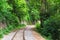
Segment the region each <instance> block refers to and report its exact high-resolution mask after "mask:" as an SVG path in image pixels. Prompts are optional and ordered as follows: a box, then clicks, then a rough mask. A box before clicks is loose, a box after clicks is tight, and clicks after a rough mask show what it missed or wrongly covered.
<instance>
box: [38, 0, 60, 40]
mask: <svg viewBox="0 0 60 40" xmlns="http://www.w3.org/2000/svg"><path fill="white" fill-rule="evenodd" d="M40 2H41V7H40V8H41V13H40V21H41V24H40V26H37V27H38V28H37V30H38V32H39V33H41V34H42V35H45V36H46V37H49V36H50V37H51V39H50V40H60V31H59V30H60V27H59V26H60V18H59V17H60V5H59V4H60V1H59V0H45V1H44V0H41V1H40ZM39 27H40V28H39Z"/></svg>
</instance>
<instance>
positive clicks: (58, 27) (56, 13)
mask: <svg viewBox="0 0 60 40" xmlns="http://www.w3.org/2000/svg"><path fill="white" fill-rule="evenodd" d="M38 21H39V22H38ZM22 22H26V23H27V24H28V25H35V26H36V31H37V32H38V33H39V34H41V35H42V36H43V37H46V38H48V39H49V40H60V0H0V38H2V37H3V36H4V35H5V34H8V33H10V32H11V31H12V30H15V29H20V28H22V27H24V26H26V24H22Z"/></svg>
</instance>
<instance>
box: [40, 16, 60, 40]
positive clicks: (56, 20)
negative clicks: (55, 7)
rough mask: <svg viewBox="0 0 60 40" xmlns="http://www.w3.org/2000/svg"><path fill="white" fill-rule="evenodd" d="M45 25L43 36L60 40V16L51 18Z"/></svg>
mask: <svg viewBox="0 0 60 40" xmlns="http://www.w3.org/2000/svg"><path fill="white" fill-rule="evenodd" d="M43 25H44V27H43V29H42V31H41V34H43V35H45V36H47V37H48V36H51V37H52V39H53V40H60V38H59V37H60V31H59V30H60V15H55V16H51V17H50V18H49V19H47V20H46V21H44V23H43Z"/></svg>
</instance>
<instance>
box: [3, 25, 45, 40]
mask: <svg viewBox="0 0 60 40" xmlns="http://www.w3.org/2000/svg"><path fill="white" fill-rule="evenodd" d="M32 28H34V26H31V25H27V26H26V28H24V29H21V30H18V31H16V32H12V33H10V34H9V35H5V36H4V38H3V39H2V40H44V39H43V37H41V36H39V35H38V34H36V32H35V31H33V30H31V29H32Z"/></svg>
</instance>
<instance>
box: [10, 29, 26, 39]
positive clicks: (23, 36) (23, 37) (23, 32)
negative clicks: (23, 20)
mask: <svg viewBox="0 0 60 40" xmlns="http://www.w3.org/2000/svg"><path fill="white" fill-rule="evenodd" d="M19 31H21V32H22V36H21V37H22V40H25V29H21V30H18V31H16V33H15V34H14V36H13V37H12V39H11V40H17V39H14V38H15V37H16V35H17V34H18V33H19ZM19 35H21V34H19ZM19 40H21V39H19Z"/></svg>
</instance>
